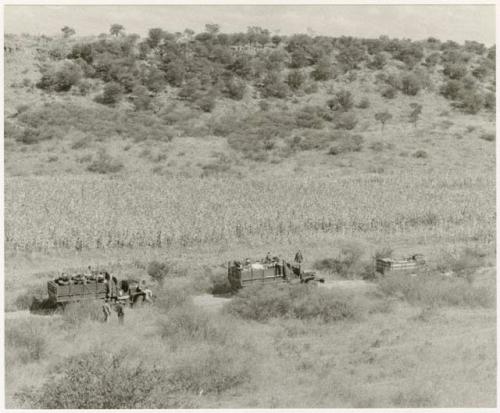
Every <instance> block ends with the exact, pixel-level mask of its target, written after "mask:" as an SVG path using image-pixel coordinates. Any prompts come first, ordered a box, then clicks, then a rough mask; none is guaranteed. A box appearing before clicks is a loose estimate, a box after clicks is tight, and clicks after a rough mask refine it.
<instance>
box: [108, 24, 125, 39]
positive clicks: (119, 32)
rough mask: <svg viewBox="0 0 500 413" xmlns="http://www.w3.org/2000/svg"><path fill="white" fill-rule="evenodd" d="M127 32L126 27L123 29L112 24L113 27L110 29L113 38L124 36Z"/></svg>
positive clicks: (118, 25)
mask: <svg viewBox="0 0 500 413" xmlns="http://www.w3.org/2000/svg"><path fill="white" fill-rule="evenodd" d="M124 31H125V27H123V26H122V25H121V24H116V23H115V24H112V25H111V27H110V28H109V33H110V34H111V35H112V36H118V35H122V34H123V32H124Z"/></svg>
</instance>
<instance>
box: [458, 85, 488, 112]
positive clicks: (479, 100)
mask: <svg viewBox="0 0 500 413" xmlns="http://www.w3.org/2000/svg"><path fill="white" fill-rule="evenodd" d="M458 106H459V107H460V108H462V109H463V110H464V111H465V112H466V113H470V114H473V115H475V114H476V113H478V112H479V111H480V110H481V109H482V108H483V106H484V97H483V96H482V95H481V94H479V93H475V92H472V91H471V92H469V91H467V92H466V91H463V92H462V94H461V102H460V103H459V104H458Z"/></svg>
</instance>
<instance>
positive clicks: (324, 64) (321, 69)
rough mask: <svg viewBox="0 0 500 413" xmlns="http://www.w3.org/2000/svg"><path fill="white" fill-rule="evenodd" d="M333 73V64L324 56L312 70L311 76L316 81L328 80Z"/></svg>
mask: <svg viewBox="0 0 500 413" xmlns="http://www.w3.org/2000/svg"><path fill="white" fill-rule="evenodd" d="M332 75H333V73H332V64H331V62H330V61H329V60H328V59H327V58H322V59H321V60H320V61H319V62H318V63H317V64H316V65H315V66H314V69H313V71H312V72H311V77H312V78H313V79H314V80H316V81H324V80H328V79H330V78H331V77H332Z"/></svg>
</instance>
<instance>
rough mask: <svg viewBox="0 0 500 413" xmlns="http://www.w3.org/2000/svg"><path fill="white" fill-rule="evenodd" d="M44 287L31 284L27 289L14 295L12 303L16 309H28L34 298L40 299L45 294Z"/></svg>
mask: <svg viewBox="0 0 500 413" xmlns="http://www.w3.org/2000/svg"><path fill="white" fill-rule="evenodd" d="M45 291H46V290H45V288H43V287H42V286H39V285H35V286H31V287H30V288H28V290H27V291H25V292H23V293H22V294H19V295H18V296H17V297H16V300H15V302H14V305H15V307H16V309H17V310H28V309H29V308H30V307H31V305H32V304H33V301H34V300H41V299H43V297H44V295H45Z"/></svg>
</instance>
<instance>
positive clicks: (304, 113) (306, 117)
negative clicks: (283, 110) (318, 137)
mask: <svg viewBox="0 0 500 413" xmlns="http://www.w3.org/2000/svg"><path fill="white" fill-rule="evenodd" d="M297 126H299V127H300V128H308V129H321V128H322V127H323V119H322V118H321V116H320V115H319V111H318V108H316V107H313V106H306V107H304V108H302V110H301V111H299V112H298V113H297Z"/></svg>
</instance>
